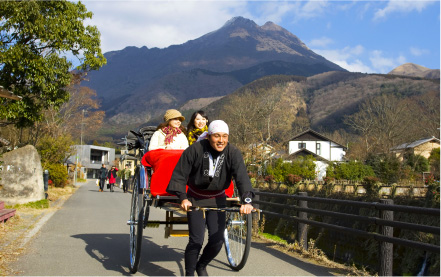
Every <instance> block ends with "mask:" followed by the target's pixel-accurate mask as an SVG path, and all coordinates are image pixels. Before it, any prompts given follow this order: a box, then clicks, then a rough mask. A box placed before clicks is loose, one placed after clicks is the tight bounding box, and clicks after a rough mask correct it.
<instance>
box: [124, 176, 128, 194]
mask: <svg viewBox="0 0 441 277" xmlns="http://www.w3.org/2000/svg"><path fill="white" fill-rule="evenodd" d="M128 187H129V180H128V179H127V180H123V190H124V192H127V188H128Z"/></svg>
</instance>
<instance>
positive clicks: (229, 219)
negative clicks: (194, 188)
mask: <svg viewBox="0 0 441 277" xmlns="http://www.w3.org/2000/svg"><path fill="white" fill-rule="evenodd" d="M155 130H156V127H155V126H147V127H143V128H140V129H139V130H138V131H130V132H129V134H128V135H127V137H126V141H125V142H124V144H125V145H126V146H127V149H128V150H133V151H134V152H135V155H134V157H135V158H136V161H137V165H136V169H135V174H134V176H133V177H132V180H131V183H130V187H129V190H131V191H132V198H131V205H130V217H129V220H128V221H127V225H129V227H130V271H131V272H132V273H136V272H137V271H138V266H139V262H140V259H141V248H142V240H143V237H142V235H143V231H144V229H145V228H147V227H156V228H157V227H159V225H165V238H168V237H170V236H177V237H182V236H188V230H182V229H174V228H173V227H174V225H180V224H187V218H186V216H185V215H186V214H185V213H184V212H182V211H181V210H180V207H179V199H178V197H176V196H172V195H167V194H166V193H165V187H166V186H167V184H168V182H166V183H164V180H162V184H157V183H155V182H152V176H155V175H154V174H158V175H159V174H161V172H160V170H156V171H154V169H153V168H152V167H151V166H150V165H149V164H148V162H146V161H145V159H146V154H147V153H149V152H153V151H147V149H148V145H149V140H150V138H151V136H152V135H153V133H154V132H155ZM121 144H122V143H121ZM164 151H173V150H164ZM124 158H125V157H124V156H123V157H122V159H124ZM132 158H133V156H132ZM139 161H140V162H139ZM175 162H177V160H176V161H175ZM175 164H176V163H175ZM175 164H174V165H175ZM174 165H173V162H172V163H171V164H170V163H168V165H167V166H172V167H173V168H174ZM173 168H172V169H173ZM158 175H156V176H158ZM153 179H154V178H153ZM163 179H167V178H163ZM153 181H154V180H153ZM232 192H233V193H232V195H231V197H229V198H227V203H228V204H227V207H226V208H198V207H193V209H196V210H202V211H203V212H204V213H205V212H206V211H208V210H218V211H222V212H225V213H226V228H225V231H224V242H225V243H224V246H225V251H226V254H227V260H228V263H229V266H230V267H231V269H233V270H235V271H239V270H241V269H242V268H243V267H244V266H245V263H246V261H247V258H248V254H249V252H250V247H251V231H252V215H251V214H240V212H239V207H240V198H239V197H238V191H237V190H236V189H235V188H234V189H233V190H232ZM227 194H228V193H227ZM150 208H160V209H164V210H165V211H166V217H165V220H163V221H152V220H150V221H149V214H150Z"/></svg>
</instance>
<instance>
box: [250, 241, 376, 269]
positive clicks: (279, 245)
mask: <svg viewBox="0 0 441 277" xmlns="http://www.w3.org/2000/svg"><path fill="white" fill-rule="evenodd" d="M256 239H257V240H261V241H264V242H268V243H270V244H271V245H270V247H271V248H274V249H277V250H279V251H281V252H283V253H285V254H288V255H290V256H293V257H294V258H296V259H300V260H306V261H308V262H309V263H312V264H316V265H320V266H325V267H327V268H328V269H329V272H330V273H332V274H333V275H337V276H371V274H370V273H369V272H367V271H365V270H360V269H357V268H356V267H355V266H347V265H343V264H339V263H336V262H333V261H331V260H329V259H328V257H326V255H325V254H324V253H323V252H322V251H321V250H320V249H318V248H316V247H314V242H313V241H310V242H309V244H308V250H307V251H306V250H303V248H302V247H300V245H299V244H298V243H297V242H296V243H292V244H288V243H285V242H283V241H276V240H272V239H269V238H267V237H264V236H262V235H260V234H259V235H257V237H254V238H253V240H256Z"/></svg>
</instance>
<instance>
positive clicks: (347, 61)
mask: <svg viewBox="0 0 441 277" xmlns="http://www.w3.org/2000/svg"><path fill="white" fill-rule="evenodd" d="M313 51H314V52H316V53H318V54H319V55H322V56H323V57H325V58H326V59H327V60H330V61H331V62H333V63H335V64H337V65H339V66H341V67H343V68H344V69H346V70H348V71H350V72H363V73H373V72H374V70H373V69H372V68H370V67H369V66H368V65H366V64H365V63H364V62H363V61H362V56H363V54H364V53H365V50H364V47H363V46H361V45H357V46H355V47H349V46H347V47H345V48H343V49H332V50H313Z"/></svg>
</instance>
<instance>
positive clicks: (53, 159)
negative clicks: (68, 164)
mask: <svg viewBox="0 0 441 277" xmlns="http://www.w3.org/2000/svg"><path fill="white" fill-rule="evenodd" d="M73 144H74V143H73V140H72V137H71V136H70V135H63V136H59V137H51V136H44V137H42V138H41V139H40V141H39V143H38V144H37V147H36V148H37V151H38V154H40V157H41V164H42V165H43V167H44V168H46V167H47V165H48V164H57V163H63V162H64V160H65V159H66V157H68V156H70V155H72V154H73V149H72V148H71V146H72V145H73Z"/></svg>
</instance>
